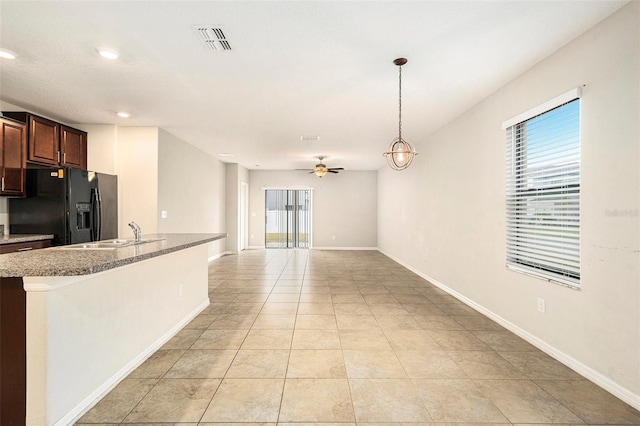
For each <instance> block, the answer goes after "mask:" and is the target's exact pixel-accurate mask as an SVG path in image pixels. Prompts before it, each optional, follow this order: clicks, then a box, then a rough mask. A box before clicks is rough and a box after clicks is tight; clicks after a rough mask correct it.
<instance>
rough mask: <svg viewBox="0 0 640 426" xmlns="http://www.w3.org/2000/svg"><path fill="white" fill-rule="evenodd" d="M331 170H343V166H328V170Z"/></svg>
mask: <svg viewBox="0 0 640 426" xmlns="http://www.w3.org/2000/svg"><path fill="white" fill-rule="evenodd" d="M331 170H344V168H343V167H331V168H329V171H331Z"/></svg>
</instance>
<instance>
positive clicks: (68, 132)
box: [60, 126, 87, 170]
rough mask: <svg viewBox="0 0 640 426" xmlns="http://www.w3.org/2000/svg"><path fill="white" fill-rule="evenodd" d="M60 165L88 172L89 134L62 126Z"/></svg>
mask: <svg viewBox="0 0 640 426" xmlns="http://www.w3.org/2000/svg"><path fill="white" fill-rule="evenodd" d="M60 152H62V158H61V162H60V165H62V166H65V167H75V168H77V169H82V170H87V133H86V132H83V131H82V130H76V129H72V128H71V127H67V126H60Z"/></svg>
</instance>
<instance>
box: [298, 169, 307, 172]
mask: <svg viewBox="0 0 640 426" xmlns="http://www.w3.org/2000/svg"><path fill="white" fill-rule="evenodd" d="M298 170H300V171H305V172H307V171H309V169H296V171H298Z"/></svg>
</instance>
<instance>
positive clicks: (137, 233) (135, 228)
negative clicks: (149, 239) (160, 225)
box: [129, 222, 142, 243]
mask: <svg viewBox="0 0 640 426" xmlns="http://www.w3.org/2000/svg"><path fill="white" fill-rule="evenodd" d="M129 226H130V227H131V229H132V230H133V235H134V236H135V238H136V242H137V243H138V242H140V241H142V229H140V225H138V224H137V223H135V222H129Z"/></svg>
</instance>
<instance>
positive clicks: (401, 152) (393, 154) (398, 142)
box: [382, 58, 418, 171]
mask: <svg viewBox="0 0 640 426" xmlns="http://www.w3.org/2000/svg"><path fill="white" fill-rule="evenodd" d="M393 63H394V64H396V65H397V66H398V69H399V71H398V93H399V95H398V137H397V138H396V139H394V140H393V141H391V145H389V150H388V151H387V152H385V153H384V154H382V155H384V156H385V157H387V163H388V164H389V167H391V168H392V169H393V170H398V171H400V170H404V169H406V168H408V167H409V166H410V165H411V163H412V162H413V158H414V157H415V156H416V155H418V153H417V152H416V150H415V149H413V147H412V146H411V144H410V143H409V142H407V141H406V140H404V139H403V138H402V66H403V65H404V64H406V63H407V60H406V59H405V58H398V59H396V60H394V61H393Z"/></svg>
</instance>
